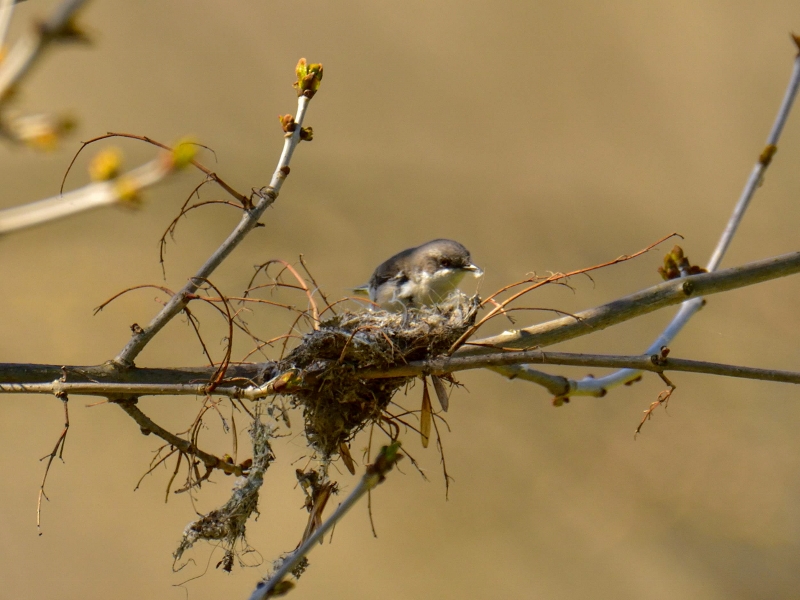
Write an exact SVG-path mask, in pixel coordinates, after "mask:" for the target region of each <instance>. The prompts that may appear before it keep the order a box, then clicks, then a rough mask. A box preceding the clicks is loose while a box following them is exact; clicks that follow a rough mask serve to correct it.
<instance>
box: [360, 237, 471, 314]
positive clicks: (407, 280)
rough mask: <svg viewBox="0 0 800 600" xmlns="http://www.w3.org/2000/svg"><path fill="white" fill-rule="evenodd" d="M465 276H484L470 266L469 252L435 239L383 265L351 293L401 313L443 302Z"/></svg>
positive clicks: (463, 248) (404, 251)
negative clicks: (409, 309)
mask: <svg viewBox="0 0 800 600" xmlns="http://www.w3.org/2000/svg"><path fill="white" fill-rule="evenodd" d="M467 273H471V274H472V275H473V276H474V277H480V276H482V275H483V270H481V269H480V267H477V266H475V265H474V264H472V259H471V258H470V254H469V250H467V249H466V248H465V247H464V246H463V245H462V244H459V243H458V242H456V241H454V240H446V239H437V240H431V241H430V242H426V243H424V244H422V245H420V246H416V247H414V248H408V249H406V250H403V251H402V252H398V253H397V254H395V255H394V256H392V257H391V258H389V259H388V260H386V261H384V262H382V263H381V264H380V265H378V267H377V268H376V269H375V271H374V272H373V273H372V277H370V280H369V283H366V284H364V285H362V286H359V287H357V288H355V290H354V291H355V292H356V293H360V294H361V295H369V299H370V300H371V301H372V302H374V303H375V304H377V305H378V306H380V307H381V308H383V309H384V310H388V311H390V312H402V311H405V310H406V309H407V308H409V307H417V308H418V307H420V306H432V305H435V304H437V303H439V302H441V301H443V300H445V299H446V298H447V296H448V295H450V293H451V292H453V291H454V290H455V289H456V288H457V287H458V284H459V283H461V280H462V279H463V278H464V275H466V274H467Z"/></svg>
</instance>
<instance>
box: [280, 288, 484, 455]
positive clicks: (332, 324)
mask: <svg viewBox="0 0 800 600" xmlns="http://www.w3.org/2000/svg"><path fill="white" fill-rule="evenodd" d="M479 303H480V301H479V299H478V297H477V296H473V297H468V296H466V295H465V294H462V293H460V292H456V293H454V294H452V295H451V296H450V297H448V298H447V300H445V301H444V302H443V303H441V304H438V305H436V306H423V307H420V308H408V309H406V310H405V311H404V312H402V313H392V312H387V311H385V310H371V311H364V312H360V313H354V312H344V313H340V314H338V315H336V316H335V317H333V318H331V319H328V320H327V321H324V322H322V323H320V326H319V328H318V329H316V330H314V331H312V332H310V333H307V334H306V335H305V336H304V337H303V340H302V341H301V343H300V345H299V346H297V347H296V348H295V349H294V350H292V352H291V353H290V354H289V355H288V356H287V357H286V358H284V359H283V360H281V361H279V362H278V363H277V364H276V365H275V366H276V367H277V368H276V371H277V372H278V373H285V372H293V373H294V374H295V377H293V382H294V383H293V384H292V386H291V391H290V392H289V394H290V398H291V404H292V405H293V406H296V407H300V408H302V410H303V418H304V420H305V433H306V437H307V439H308V441H309V443H310V444H311V445H312V447H314V449H315V450H317V451H318V452H319V453H320V454H321V455H322V457H323V458H325V459H328V458H330V457H332V456H333V455H335V454H337V453H338V452H339V448H340V447H341V445H342V444H346V443H347V442H349V441H350V439H352V437H353V436H354V435H355V434H356V433H358V432H359V431H360V430H361V429H363V428H364V427H365V426H366V425H368V424H370V423H374V422H377V421H379V420H380V419H381V414H382V412H383V411H384V409H385V408H386V407H387V405H388V404H389V401H390V400H391V399H392V396H394V394H395V393H396V392H397V390H399V389H400V388H401V387H403V386H404V385H406V384H407V383H408V382H409V381H410V380H411V379H413V377H391V378H385V379H362V378H360V377H359V372H361V371H363V370H365V369H370V370H372V369H388V368H390V367H394V366H398V365H404V364H406V363H409V362H412V361H422V360H430V359H433V358H436V357H439V356H441V355H442V354H444V353H446V352H447V351H448V350H449V348H450V347H451V346H452V345H453V343H454V342H456V341H457V340H458V339H459V338H460V337H461V336H462V335H463V334H464V332H465V331H466V330H467V329H468V328H469V327H470V326H472V325H473V324H474V323H475V318H476V316H477V312H478V307H479Z"/></svg>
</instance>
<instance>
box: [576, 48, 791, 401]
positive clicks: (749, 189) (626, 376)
mask: <svg viewBox="0 0 800 600" xmlns="http://www.w3.org/2000/svg"><path fill="white" fill-rule="evenodd" d="M792 40H793V41H794V44H795V46H797V48H798V50H800V38H798V37H797V36H792ZM798 86H800V53H798V55H797V57H796V58H795V61H794V66H793V68H792V74H791V76H790V77H789V84H788V85H787V87H786V93H785V94H784V96H783V101H782V102H781V106H780V108H779V109H778V114H777V116H776V117H775V122H774V123H773V125H772V129H771V130H770V132H769V135H768V136H767V143H766V145H765V147H764V149H763V150H762V151H761V154H760V155H759V157H758V160H757V161H756V164H755V166H754V167H753V170H752V171H751V172H750V177H748V179H747V182H746V183H745V186H744V189H743V190H742V193H741V195H740V197H739V200H738V202H737V203H736V206H735V207H734V209H733V214H732V215H731V217H730V219H729V220H728V224H727V225H726V226H725V230H724V231H723V232H722V236H721V237H720V239H719V242H717V247H716V248H715V249H714V252H713V253H712V255H711V258H710V259H709V261H708V264H707V266H706V270H708V271H716V270H717V269H718V268H719V265H720V263H721V262H722V258H723V257H724V256H725V252H726V251H727V250H728V247H729V246H730V244H731V241H732V240H733V236H734V234H735V233H736V230H737V229H738V227H739V224H740V223H741V222H742V219H743V218H744V213H745V211H746V210H747V207H748V206H749V205H750V200H751V199H752V198H753V195H754V194H755V191H756V190H757V189H758V188H759V186H761V184H762V183H763V181H764V174H765V173H766V171H767V168H768V167H769V165H770V164H771V162H772V157H773V156H774V155H775V153H776V152H777V151H778V140H779V139H780V136H781V132H782V131H783V127H784V125H785V124H786V120H787V119H788V118H789V112H790V111H791V109H792V105H793V104H794V101H795V98H796V96H797V90H798ZM702 305H703V300H702V298H695V299H693V300H691V301H689V302H686V303H685V304H684V305H683V306H681V307H680V309H679V310H678V312H677V313H676V315H675V316H674V317H673V319H672V321H671V322H670V323H669V325H667V327H666V328H665V329H664V331H663V332H662V333H661V335H659V336H658V337H657V338H656V339H655V341H654V342H653V343H652V344H650V347H649V348H648V349H647V350H646V351H645V353H646V354H652V353H654V352H658V349H659V348H661V347H662V346H669V345H670V344H671V343H672V340H674V339H675V337H676V336H677V335H678V333H680V331H681V329H683V326H684V325H686V323H688V322H689V320H690V319H691V318H692V317H693V316H694V315H695V313H697V311H699V310H700V308H702ZM638 376H639V373H638V372H637V371H635V370H631V369H624V370H622V371H618V372H617V373H612V374H611V375H607V376H605V377H601V378H597V379H595V378H590V377H587V378H584V379H583V380H581V381H579V382H578V389H579V390H581V391H587V392H590V391H591V390H592V389H595V390H600V389H602V390H607V389H610V388H612V387H616V386H619V385H623V384H625V383H628V382H630V381H633V380H635V379H636V378H637V377H638Z"/></svg>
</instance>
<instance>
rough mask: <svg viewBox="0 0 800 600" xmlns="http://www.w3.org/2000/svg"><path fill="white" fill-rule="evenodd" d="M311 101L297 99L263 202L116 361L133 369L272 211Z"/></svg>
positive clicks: (262, 193) (246, 217)
mask: <svg viewBox="0 0 800 600" xmlns="http://www.w3.org/2000/svg"><path fill="white" fill-rule="evenodd" d="M309 101H310V99H309V98H308V97H306V96H305V95H301V96H298V98H297V116H296V117H295V121H296V123H297V127H296V129H295V130H294V131H293V132H292V133H291V134H287V137H286V138H285V142H284V146H283V152H282V153H281V157H280V159H279V160H278V166H277V169H276V170H275V173H274V174H273V176H272V181H270V184H269V186H268V187H267V188H265V189H263V190H261V191H260V192H258V195H259V197H260V200H259V201H258V204H257V205H256V206H255V207H254V208H252V209H251V210H245V212H244V214H243V216H242V220H241V221H240V222H239V225H238V226H237V227H236V228H235V229H234V230H233V232H232V233H231V234H230V235H229V236H228V239H226V240H225V241H224V242H223V244H222V245H221V246H220V247H219V248H218V249H217V250H216V251H215V252H214V254H212V255H211V257H210V258H209V259H208V260H207V261H206V263H205V264H204V265H203V266H202V267H200V269H199V270H198V271H197V273H196V274H195V276H194V277H193V278H191V279H190V280H189V281H188V282H187V283H186V285H185V286H184V287H183V289H181V290H180V291H179V292H178V293H177V294H175V296H173V297H172V299H171V300H170V301H169V302H168V303H167V305H166V306H165V307H164V308H163V309H162V310H161V311H160V312H159V313H158V314H157V315H156V316H155V318H154V319H153V320H152V321H151V322H150V324H149V325H148V326H147V327H145V328H144V329H143V330H142V331H139V332H135V333H134V334H133V336H132V337H131V339H130V341H129V342H128V343H127V345H126V346H125V347H124V348H123V349H122V351H121V352H120V353H119V354H118V355H117V357H116V358H115V359H114V362H115V363H116V364H118V365H120V366H122V367H131V366H132V365H133V361H134V360H135V359H136V357H137V356H138V355H139V353H140V352H141V351H142V350H143V349H144V347H145V346H146V345H147V344H148V342H149V341H150V340H151V339H153V337H154V336H155V335H156V334H157V333H158V332H159V331H161V329H162V328H163V327H164V325H166V324H167V323H169V321H170V320H171V319H172V318H173V317H175V315H177V314H178V313H180V312H181V311H182V310H183V308H184V307H185V306H186V305H187V303H188V296H189V295H190V294H193V293H195V292H196V291H197V288H198V287H199V285H200V284H201V282H202V281H205V280H206V279H208V278H209V277H210V276H211V274H212V273H213V272H214V270H215V269H216V268H217V267H218V266H219V265H220V264H222V261H224V260H225V259H226V258H227V257H228V255H229V254H230V253H231V252H233V250H234V249H235V248H236V247H237V246H238V245H239V244H240V243H241V241H242V240H243V239H244V238H245V236H246V235H247V234H248V233H249V232H250V231H251V230H252V229H253V228H254V227H255V226H256V224H257V223H258V220H259V219H260V218H261V216H262V215H263V214H264V211H265V210H267V208H269V207H270V206H271V205H272V203H273V202H275V200H276V199H277V197H278V194H279V193H280V189H281V186H282V185H283V182H284V180H285V179H286V176H287V175H288V174H289V163H290V162H291V159H292V154H293V153H294V149H295V148H296V147H297V144H298V143H299V142H300V133H301V131H302V124H303V119H304V118H305V113H306V110H307V108H308V103H309Z"/></svg>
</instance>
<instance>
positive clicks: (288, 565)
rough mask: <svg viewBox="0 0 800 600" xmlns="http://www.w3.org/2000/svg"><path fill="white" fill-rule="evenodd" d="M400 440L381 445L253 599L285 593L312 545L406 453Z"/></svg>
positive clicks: (251, 596)
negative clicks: (329, 512)
mask: <svg viewBox="0 0 800 600" xmlns="http://www.w3.org/2000/svg"><path fill="white" fill-rule="evenodd" d="M399 450H400V442H394V443H392V444H390V445H389V446H384V447H383V448H381V451H380V453H379V454H378V456H377V457H376V459H375V462H374V463H373V464H371V465H368V466H367V470H366V472H365V473H364V476H363V477H362V478H361V480H360V481H359V482H358V484H357V485H356V487H355V489H354V490H353V491H352V492H351V493H350V495H349V496H348V497H347V498H345V499H344V501H342V503H341V504H340V505H339V507H338V508H337V509H336V510H335V511H334V513H333V514H332V515H331V516H330V517H328V519H327V520H326V521H325V522H324V523H322V524H321V525H320V526H319V527H318V528H317V529H316V530H315V531H314V533H312V534H311V535H309V536H308V538H307V539H306V540H305V542H303V543H302V544H301V545H300V547H299V548H298V549H297V550H295V551H294V552H293V553H292V554H291V555H289V556H287V557H286V559H284V561H283V564H282V565H281V567H280V568H279V569H278V570H277V571H276V572H275V573H274V574H273V575H272V577H270V578H269V580H268V581H262V582H260V583H259V584H258V586H257V587H256V589H255V591H254V592H253V593H252V594H251V595H250V600H265V599H266V598H270V597H274V596H276V595H279V594H280V593H281V592H283V593H285V591H288V590H289V589H290V588H291V587H293V584H292V583H291V582H289V581H288V580H287V581H284V579H285V578H286V577H287V576H288V575H289V574H290V573H291V572H292V571H293V570H294V569H295V567H297V566H298V565H299V564H300V562H301V561H302V560H303V559H304V558H305V556H306V555H307V554H308V553H309V552H310V551H311V549H312V548H314V546H315V545H316V544H317V543H318V542H319V541H320V540H321V539H322V538H323V537H324V536H325V534H326V533H327V532H328V530H329V529H330V528H331V527H333V526H334V525H335V524H336V523H338V522H339V521H340V520H341V519H342V517H344V515H345V514H346V513H347V511H348V510H350V509H351V508H352V507H353V505H354V504H355V503H356V502H358V501H359V500H360V499H361V498H362V497H363V496H364V494H366V493H367V492H369V491H370V490H372V489H374V488H375V487H376V486H377V485H378V484H380V483H382V482H383V481H384V480H385V479H386V475H387V473H389V471H391V470H392V468H393V467H394V465H395V464H396V463H397V461H398V460H400V459H401V458H402V457H403V455H402V454H400V452H399Z"/></svg>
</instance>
